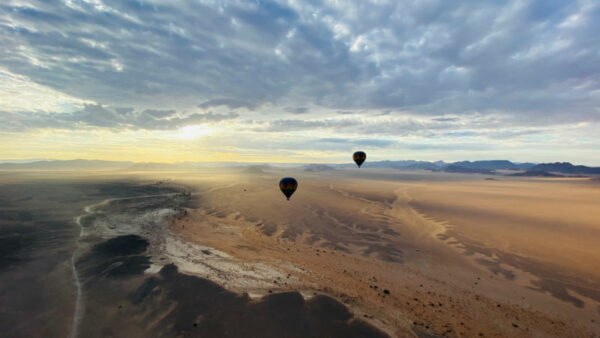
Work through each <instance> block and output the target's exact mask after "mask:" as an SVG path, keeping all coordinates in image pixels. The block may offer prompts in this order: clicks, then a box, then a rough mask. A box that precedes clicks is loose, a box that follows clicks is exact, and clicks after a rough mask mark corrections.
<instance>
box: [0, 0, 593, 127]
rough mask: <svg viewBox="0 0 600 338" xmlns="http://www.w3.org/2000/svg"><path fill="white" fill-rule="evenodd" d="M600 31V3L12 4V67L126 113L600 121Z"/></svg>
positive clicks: (4, 18) (0, 19)
mask: <svg viewBox="0 0 600 338" xmlns="http://www.w3.org/2000/svg"><path fill="white" fill-rule="evenodd" d="M357 13H361V15H357ZM598 31H600V6H598V4H596V3H594V2H588V1H581V2H573V1H567V0H559V1H552V2H548V1H544V0H532V1H527V2H523V1H517V0H512V1H505V2H497V1H492V0H487V1H479V2H476V3H474V2H472V1H466V0H465V1H453V2H446V1H403V2H395V1H392V2H388V3H383V2H380V1H377V2H374V3H369V2H367V1H362V0H355V1H349V2H348V3H347V4H345V5H344V6H335V3H329V2H321V1H315V2H311V3H305V2H303V3H302V5H298V4H297V3H296V2H292V1H289V2H288V1H283V0H282V1H276V2H267V1H261V2H244V1H240V2H236V1H233V2H230V3H228V4H227V6H221V5H220V4H219V3H217V2H215V3H210V2H205V3H198V2H194V3H190V2H163V1H160V2H159V1H147V2H134V1H108V0H105V1H103V2H102V1H97V2H57V1H56V2H36V3H35V4H32V5H28V6H23V5H18V4H16V3H15V4H14V5H13V4H11V3H8V4H3V5H0V43H1V44H2V46H3V47H4V48H3V53H2V54H0V66H1V67H4V68H6V69H8V70H10V71H11V72H13V73H16V74H22V75H26V76H28V77H29V78H31V79H32V80H33V81H35V82H37V83H40V84H42V85H46V86H50V87H52V88H54V89H57V90H60V91H62V92H65V93H68V94H70V95H73V96H75V97H79V98H84V99H91V100H95V101H97V102H106V103H108V104H111V105H129V106H134V107H148V105H150V106H152V107H161V106H163V105H167V106H175V105H182V106H186V105H187V107H190V106H192V105H195V104H197V103H198V101H205V102H204V103H202V104H201V105H200V107H202V108H211V107H217V106H225V107H227V108H229V109H238V108H242V107H245V108H248V109H250V110H252V109H255V108H256V107H259V106H262V105H263V104H265V103H274V104H279V103H280V102H309V103H311V104H314V105H320V106H325V107H328V108H332V109H337V110H340V111H342V112H343V111H348V110H353V109H373V108H386V109H388V108H391V109H399V108H401V109H410V110H411V111H413V112H414V113H419V114H432V115H442V114H447V113H452V114H463V113H465V112H470V111H479V112H482V113H486V114H495V112H498V111H500V112H503V113H506V114H514V115H518V116H521V117H523V118H525V119H527V120H530V121H533V123H537V124H545V123H548V122H551V123H555V122H564V121H566V122H572V121H587V120H590V119H594V120H598V118H599V115H600V113H599V112H598V110H597V109H596V107H597V106H598V103H599V100H600V98H599V95H598V90H599V89H600V71H599V69H600V55H599V54H598V53H597V50H599V49H600V41H599V40H598V39H596V35H597V32H598ZM180 108H181V107H180ZM294 109H296V108H294ZM299 112H302V110H294V111H289V112H288V113H292V114H294V113H295V114H297V113H299ZM363 114H369V113H368V112H363ZM106 117H107V116H106ZM98 122H99V123H100V121H98ZM103 123H104V124H106V123H109V122H107V121H104V122H103Z"/></svg>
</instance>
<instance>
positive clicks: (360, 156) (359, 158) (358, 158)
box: [352, 151, 367, 168]
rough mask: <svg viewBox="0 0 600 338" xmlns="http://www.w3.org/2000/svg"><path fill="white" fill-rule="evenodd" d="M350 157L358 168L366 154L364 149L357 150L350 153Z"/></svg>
mask: <svg viewBox="0 0 600 338" xmlns="http://www.w3.org/2000/svg"><path fill="white" fill-rule="evenodd" d="M352 159H353V160H354V162H356V165H358V167H359V168H360V165H361V164H363V162H364V161H365V160H366V159H367V154H365V152H364V151H357V152H355V153H354V154H353V155H352Z"/></svg>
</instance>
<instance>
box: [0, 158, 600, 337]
mask: <svg viewBox="0 0 600 338" xmlns="http://www.w3.org/2000/svg"><path fill="white" fill-rule="evenodd" d="M284 176H293V177H295V178H296V179H297V180H298V183H299V187H298V190H297V191H296V193H295V194H294V195H293V196H292V198H291V199H290V201H286V199H285V197H284V196H283V195H282V194H281V192H280V191H279V189H278V186H277V183H278V181H279V179H280V178H281V177H284ZM1 179H2V196H1V197H2V201H3V205H2V208H1V209H2V221H1V223H0V228H1V229H2V231H3V236H2V239H3V243H4V244H3V252H2V257H1V259H0V262H2V271H1V272H0V281H1V282H2V283H1V284H0V285H2V286H1V287H0V292H1V293H0V311H1V314H2V318H5V319H4V320H0V328H2V329H3V330H5V332H9V333H11V334H12V335H13V336H26V335H44V334H45V335H51V336H64V335H71V336H82V337H83V336H144V335H147V334H149V333H157V334H156V335H159V336H207V335H212V336H231V337H238V336H248V337H254V336H289V337H301V336H306V335H312V336H315V337H317V336H339V337H342V336H390V337H405V336H406V337H410V336H419V337H430V336H449V337H457V336H459V337H460V336H464V337H471V336H484V337H487V336H494V337H519V336H521V337H531V336H533V337H548V336H560V337H594V336H598V335H600V244H599V243H600V181H598V180H595V179H590V178H524V177H509V176H501V175H494V176H491V175H479V174H449V173H432V172H426V171H398V170H393V169H367V168H363V169H350V168H342V169H336V170H327V171H320V172H309V171H305V170H303V169H302V168H294V167H247V168H244V167H235V168H212V169H211V168H206V169H202V170H197V171H194V172H190V171H177V172H166V171H154V172H119V173H110V174H109V173H106V172H86V173H81V172H80V173H73V172H62V173H56V172H52V173H50V172H44V173H39V172H35V173H34V172H29V173H18V174H17V173H7V172H4V173H2V175H1ZM24 229H25V230H26V231H25V230H24ZM24 231H25V232H24ZM25 235H26V236H25ZM24 236H25V237H24ZM27 236H29V237H27ZM19 238H20V239H21V240H20V241H19V242H18V243H17V244H16V245H15V244H12V245H8V244H10V243H14V241H15V239H19ZM23 238H28V241H29V242H27V241H26V240H24V239H23ZM48 253H52V255H48ZM40 286H43V288H41V289H40ZM29 289H33V290H35V292H30V293H27V290H29ZM21 293H23V294H27V295H28V296H27V297H26V299H25V301H24V298H23V296H21ZM27 314H30V315H29V316H26V315H27ZM56 317H58V318H60V320H56ZM6 330H8V331H6Z"/></svg>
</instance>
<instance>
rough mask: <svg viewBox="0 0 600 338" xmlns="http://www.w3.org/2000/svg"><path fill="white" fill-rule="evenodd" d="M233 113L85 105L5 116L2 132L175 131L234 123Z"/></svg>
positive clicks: (0, 117) (0, 123)
mask: <svg viewBox="0 0 600 338" xmlns="http://www.w3.org/2000/svg"><path fill="white" fill-rule="evenodd" d="M238 116H239V115H238V114H236V113H233V112H229V113H227V114H218V113H212V112H208V113H191V114H180V113H177V112H176V111H174V110H162V111H160V110H143V111H136V110H134V109H130V108H108V107H104V106H102V105H97V104H88V105H85V106H84V108H83V109H81V110H77V111H75V112H72V113H42V114H41V113H24V112H17V113H13V112H2V113H1V114H0V130H5V131H26V130H31V129H79V128H93V127H95V128H107V129H116V130H121V129H128V130H137V129H143V130H174V129H179V128H181V127H184V126H188V125H194V124H201V123H207V122H220V121H225V120H232V119H235V118H237V117H238Z"/></svg>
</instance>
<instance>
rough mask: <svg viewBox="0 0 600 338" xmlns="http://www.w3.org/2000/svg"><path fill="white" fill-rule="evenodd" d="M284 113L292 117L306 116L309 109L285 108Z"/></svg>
mask: <svg viewBox="0 0 600 338" xmlns="http://www.w3.org/2000/svg"><path fill="white" fill-rule="evenodd" d="M285 111H286V112H288V113H291V114H294V115H300V114H306V113H308V111H309V109H308V108H307V107H286V108H285Z"/></svg>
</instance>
